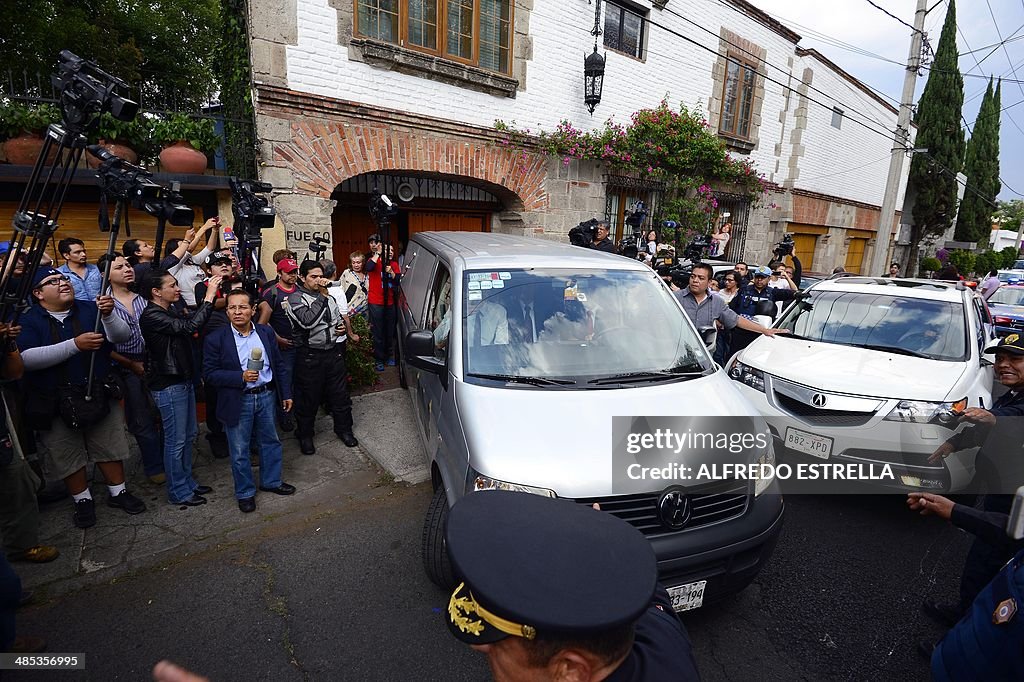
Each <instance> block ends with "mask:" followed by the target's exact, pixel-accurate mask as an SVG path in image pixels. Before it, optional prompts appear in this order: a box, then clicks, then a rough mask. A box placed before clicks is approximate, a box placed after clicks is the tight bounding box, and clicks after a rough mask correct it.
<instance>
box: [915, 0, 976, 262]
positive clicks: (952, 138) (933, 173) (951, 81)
mask: <svg viewBox="0 0 1024 682" xmlns="http://www.w3.org/2000/svg"><path fill="white" fill-rule="evenodd" d="M963 105H964V78H963V76H962V75H961V74H960V67H959V65H958V63H957V47H956V4H955V0H949V9H948V10H947V12H946V21H945V23H944V24H943V25H942V34H941V35H940V37H939V45H938V48H937V49H936V51H935V61H934V62H933V64H932V66H931V70H930V71H929V73H928V82H927V84H925V86H924V92H923V93H922V94H921V99H920V100H919V101H918V104H917V114H916V115H915V117H914V122H915V123H916V124H917V137H916V139H915V141H914V146H915V147H917V148H921V147H923V148H925V149H927V150H928V153H927V154H924V153H920V154H914V157H913V160H912V161H911V163H910V178H909V181H910V185H911V187H912V188H913V191H914V192H916V200H915V202H914V208H913V216H914V227H913V230H912V231H911V237H910V253H911V254H912V259H911V264H910V268H911V269H912V268H914V267H915V266H916V265H917V263H916V261H917V249H918V245H919V244H920V242H921V240H922V239H923V238H924V237H925V236H928V235H936V234H942V233H943V232H945V231H946V229H948V228H949V226H950V225H951V224H952V222H953V216H954V215H955V214H956V197H957V181H956V174H957V173H958V172H960V170H961V168H962V167H963V162H964V147H965V143H964V132H963V130H962V129H961V128H960V110H961V109H962V108H963Z"/></svg>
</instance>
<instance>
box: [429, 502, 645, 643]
mask: <svg viewBox="0 0 1024 682" xmlns="http://www.w3.org/2000/svg"><path fill="white" fill-rule="evenodd" d="M446 538H447V540H448V553H449V557H450V558H451V562H452V565H453V569H454V573H455V574H456V575H457V576H461V577H460V578H459V580H464V582H462V583H460V584H459V585H458V587H457V588H456V589H455V592H454V593H453V594H452V596H451V599H450V601H449V603H448V618H447V622H448V628H449V629H450V630H451V631H452V634H454V635H455V637H457V638H458V639H460V640H461V641H463V642H466V643H467V644H491V643H493V642H496V641H498V640H501V639H504V638H505V637H508V636H509V635H513V636H517V637H525V638H526V639H531V640H532V639H534V638H535V637H537V636H541V637H543V636H545V635H552V634H553V635H558V636H573V635H577V636H579V635H591V634H597V633H600V632H603V631H607V630H609V629H612V628H616V627H619V626H623V625H627V624H629V623H632V622H634V621H636V620H637V619H638V618H639V617H640V616H641V615H642V614H643V612H644V611H645V610H646V609H647V607H648V606H649V604H650V601H651V597H652V595H653V594H654V588H655V583H656V581H657V577H658V571H657V560H656V559H655V556H654V550H652V549H651V544H650V542H648V541H647V539H646V538H644V536H643V535H642V534H641V533H640V531H638V530H636V529H635V528H633V527H632V526H631V525H629V524H628V523H626V522H625V521H622V520H620V519H618V518H616V517H615V516H613V515H611V514H609V513H608V512H603V511H596V510H594V509H592V508H591V507H589V506H586V505H582V504H579V503H576V502H571V501H569V500H559V499H553V498H548V497H542V496H540V495H531V494H529V493H514V492H506V491H481V492H474V493H470V494H469V495H467V496H466V497H464V498H463V499H461V500H459V502H457V503H456V504H455V505H454V506H453V507H452V509H451V512H450V515H449V517H448V527H447V531H446Z"/></svg>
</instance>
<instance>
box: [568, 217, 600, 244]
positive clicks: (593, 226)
mask: <svg viewBox="0 0 1024 682" xmlns="http://www.w3.org/2000/svg"><path fill="white" fill-rule="evenodd" d="M600 222H601V221H599V220H598V219H597V218H591V219H590V220H588V221H586V222H583V223H580V224H579V225H577V226H576V227H574V228H572V229H571V230H569V243H570V244H572V245H573V246H582V247H584V248H586V247H589V246H590V245H591V244H593V243H594V237H595V236H596V235H597V226H598V224H599V223H600Z"/></svg>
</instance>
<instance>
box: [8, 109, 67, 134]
mask: <svg viewBox="0 0 1024 682" xmlns="http://www.w3.org/2000/svg"><path fill="white" fill-rule="evenodd" d="M59 122H60V110H59V109H58V108H57V107H55V106H54V105H52V104H38V105H28V104H22V103H20V102H8V103H6V104H4V103H2V102H0V140H9V139H11V138H12V137H18V136H19V135H21V134H22V133H23V132H29V133H42V132H43V131H44V130H46V127H47V126H48V125H50V124H51V123H59Z"/></svg>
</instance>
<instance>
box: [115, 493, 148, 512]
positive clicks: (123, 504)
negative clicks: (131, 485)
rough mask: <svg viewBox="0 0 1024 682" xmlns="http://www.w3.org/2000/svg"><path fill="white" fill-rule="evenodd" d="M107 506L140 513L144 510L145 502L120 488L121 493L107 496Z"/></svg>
mask: <svg viewBox="0 0 1024 682" xmlns="http://www.w3.org/2000/svg"><path fill="white" fill-rule="evenodd" d="M107 506H108V507H117V508H118V509H123V510H124V511H125V512H127V513H129V514H141V513H142V512H144V511H146V503H145V502H143V501H142V500H140V499H139V498H137V497H135V496H134V495H132V494H131V493H130V492H128V491H127V490H122V491H121V493H120V494H119V495H117V496H115V497H108V498H107Z"/></svg>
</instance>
